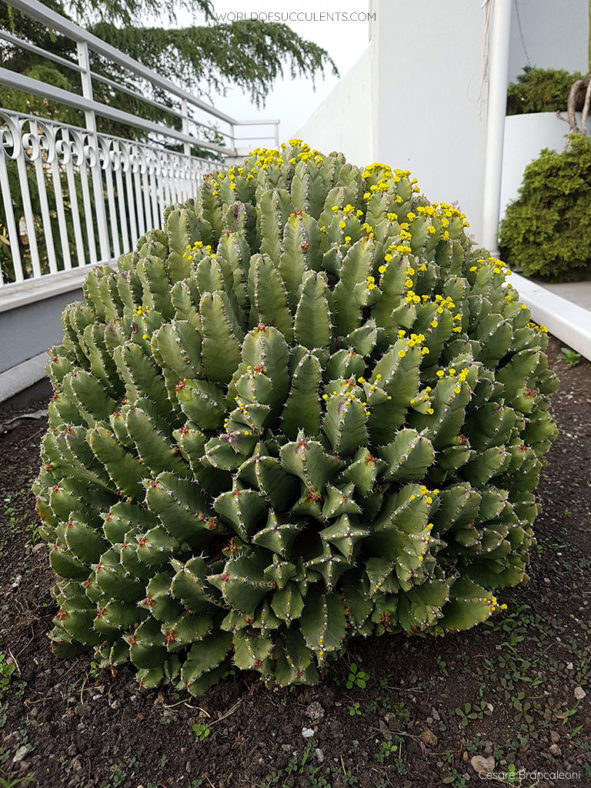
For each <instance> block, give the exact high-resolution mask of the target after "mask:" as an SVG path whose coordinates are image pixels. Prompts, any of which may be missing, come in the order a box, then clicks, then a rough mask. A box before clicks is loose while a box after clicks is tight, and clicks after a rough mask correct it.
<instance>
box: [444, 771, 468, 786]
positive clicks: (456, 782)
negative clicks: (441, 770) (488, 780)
mask: <svg viewBox="0 0 591 788" xmlns="http://www.w3.org/2000/svg"><path fill="white" fill-rule="evenodd" d="M441 782H442V783H443V784H444V785H453V786H454V788H466V780H465V779H464V776H463V775H462V774H460V772H459V771H458V770H457V769H453V770H452V773H451V774H449V775H448V776H447V777H444V778H443V780H442V781H441Z"/></svg>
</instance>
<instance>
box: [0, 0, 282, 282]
mask: <svg viewBox="0 0 591 788" xmlns="http://www.w3.org/2000/svg"><path fill="white" fill-rule="evenodd" d="M4 1H5V2H7V3H8V4H9V5H11V6H13V7H14V8H15V9H17V10H19V11H21V12H23V13H24V14H27V15H28V16H30V17H31V18H33V19H35V20H37V21H39V22H42V23H43V24H45V25H46V26H47V27H48V28H50V29H52V30H54V31H55V32H56V33H57V34H58V35H61V36H64V38H66V39H67V40H69V41H70V42H72V43H73V45H74V46H75V54H74V53H73V57H72V59H69V58H66V57H61V56H59V55H55V54H54V53H52V52H48V51H47V50H44V49H41V48H40V47H38V46H36V45H34V44H31V43H30V42H28V41H25V40H24V39H21V38H19V37H17V36H15V35H13V34H12V33H9V32H7V31H4V30H0V51H1V48H2V46H4V47H5V48H6V47H21V48H23V49H26V50H29V51H32V52H34V53H35V54H37V55H41V56H43V57H45V58H47V59H48V60H52V61H54V62H57V63H58V64H59V65H60V66H61V67H63V68H68V69H71V70H73V71H74V72H77V73H78V74H79V76H80V88H81V92H80V93H73V92H70V91H67V90H63V89H61V88H57V87H54V86H53V85H49V84H46V83H43V82H40V81H39V80H36V79H33V78H31V77H27V76H24V75H22V74H18V73H16V72H14V71H11V70H9V69H7V68H3V67H0V84H3V85H5V86H7V87H9V88H12V89H14V90H18V91H22V92H24V93H29V94H33V95H36V96H40V97H42V98H44V99H46V100H47V101H49V102H53V103H56V104H60V105H65V106H67V107H70V108H72V109H74V110H77V111H78V112H79V113H80V118H81V123H80V125H76V126H74V125H69V124H66V123H61V122H58V121H56V120H51V119H48V118H42V117H37V116H32V115H24V114H21V113H17V112H14V111H11V110H8V109H3V108H1V107H0V190H1V192H2V200H1V202H0V225H2V226H3V227H0V233H3V232H4V231H3V228H5V234H6V235H7V240H8V242H9V247H6V246H5V245H2V244H0V286H2V285H6V284H8V283H10V282H22V281H26V280H29V279H37V278H39V277H41V276H44V275H51V274H55V273H58V272H59V271H64V270H69V269H71V268H75V267H82V266H84V265H86V264H91V263H97V262H107V261H110V260H112V259H113V258H115V257H118V256H119V255H120V254H122V253H124V252H127V251H129V250H130V249H132V248H133V247H134V246H135V244H136V242H137V240H138V238H139V237H140V236H141V235H143V234H144V233H145V232H146V231H147V230H149V229H154V228H159V227H161V226H162V221H163V211H164V208H165V207H166V206H167V205H169V204H171V203H176V202H182V201H185V200H187V199H189V198H190V197H193V196H195V195H196V192H197V189H198V186H199V183H200V180H201V178H202V176H203V174H204V173H205V172H208V171H209V170H211V168H212V166H217V167H219V166H224V161H225V159H228V158H233V157H236V156H238V155H240V154H241V153H244V152H245V151H246V150H247V149H248V148H246V149H243V148H240V146H239V143H240V142H249V143H251V142H255V141H257V142H259V143H264V142H266V141H268V140H272V142H273V143H274V144H275V145H277V144H278V121H276V120H269V121H259V120H254V121H237V120H235V119H234V118H232V117H230V116H228V115H226V114H225V113H223V112H220V111H219V110H217V109H215V108H214V107H211V106H209V105H208V104H206V103H205V102H204V101H202V100H201V99H199V98H197V97H196V96H193V95H192V94H191V93H189V92H188V91H186V90H184V89H183V88H180V87H179V86H177V85H175V84H174V83H173V82H172V81H171V80H169V79H167V78H166V77H163V76H162V75H160V74H158V73H157V72H155V71H153V70H151V69H148V68H146V67H144V66H142V64H141V63H139V62H138V61H135V60H133V59H132V58H130V57H129V56H128V55H126V54H125V53H123V52H120V51H119V50H117V49H115V48H114V47H112V46H111V45H110V44H107V43H106V42H105V41H102V40H101V39H100V38H97V37H96V36H94V35H92V34H91V33H89V32H88V31H86V30H84V29H83V28H81V27H78V26H77V25H75V24H73V23H72V22H70V21H69V20H67V19H65V18H64V17H62V16H60V15H59V14H57V13H55V12H54V11H51V10H50V9H48V8H46V7H45V6H44V5H43V4H42V3H40V2H38V0H4ZM2 42H4V44H3V43H2ZM90 52H94V53H95V54H96V55H99V56H100V57H101V58H103V59H107V60H108V61H109V62H111V63H113V64H116V65H117V66H119V67H121V68H124V69H126V70H127V71H128V72H131V73H132V74H133V75H134V76H135V77H136V78H137V77H139V78H140V79H141V80H142V83H143V84H145V86H146V89H145V91H144V90H143V89H142V91H141V92H140V91H138V90H135V89H132V88H130V87H129V86H127V85H124V84H121V83H119V82H114V81H113V80H111V79H109V78H108V77H105V76H104V75H102V74H98V73H96V72H95V71H93V70H92V68H91V59H90ZM93 81H94V82H96V81H101V82H103V83H106V84H108V85H109V86H110V87H111V88H113V89H115V90H118V91H120V92H122V93H125V94H128V95H130V96H132V97H133V98H135V99H136V100H139V101H141V102H144V103H145V104H147V105H149V106H151V107H154V108H156V109H158V110H159V111H160V114H162V115H163V116H164V117H167V118H168V117H169V118H170V122H169V123H160V122H156V121H154V120H150V119H147V118H144V117H140V116H139V115H136V114H132V113H129V112H126V111H124V110H121V109H117V108H115V107H113V106H110V105H108V104H104V103H101V102H99V101H96V100H95V99H94V92H93ZM163 92H164V93H165V94H166V97H167V100H168V102H169V103H168V104H166V103H163V101H162V100H159V99H161V97H162V95H163ZM108 123H111V124H117V125H118V126H119V127H122V128H124V129H128V130H129V131H128V132H126V133H128V136H127V137H122V136H113V134H110V133H105V128H106V124H108ZM252 125H263V126H267V127H270V128H269V129H268V130H265V132H264V134H261V136H257V137H238V136H237V130H238V128H239V127H240V126H252ZM269 132H270V133H269ZM135 136H137V138H136V139H134V137H135ZM212 158H216V159H217V163H216V162H215V161H212ZM8 248H9V250H10V259H7V252H6V250H7V249H8ZM2 254H3V255H4V258H2V256H1V255H2Z"/></svg>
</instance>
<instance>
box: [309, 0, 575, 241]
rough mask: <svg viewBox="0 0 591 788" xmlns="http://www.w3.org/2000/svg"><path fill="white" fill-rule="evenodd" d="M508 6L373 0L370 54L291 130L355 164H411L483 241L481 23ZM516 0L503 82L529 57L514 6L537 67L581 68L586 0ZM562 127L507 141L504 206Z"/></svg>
mask: <svg viewBox="0 0 591 788" xmlns="http://www.w3.org/2000/svg"><path fill="white" fill-rule="evenodd" d="M505 1H506V0H488V2H487V3H484V4H483V3H482V2H480V0H445V2H434V0H413V2H408V0H404V1H403V0H370V9H371V10H372V11H375V12H376V14H377V18H376V20H375V21H373V22H371V23H370V25H369V33H370V45H369V49H368V50H367V52H366V53H365V54H364V55H363V57H362V58H361V60H360V61H359V62H358V63H357V64H356V66H355V67H354V68H353V69H352V70H351V71H350V72H349V73H348V74H346V75H345V77H344V78H343V79H342V80H341V82H340V83H339V85H338V86H337V88H336V89H335V90H333V92H332V93H331V94H330V96H329V97H328V99H327V100H326V101H325V102H324V103H323V104H322V105H321V106H320V107H318V109H317V110H316V111H315V113H314V114H313V115H312V116H311V118H309V119H308V121H307V122H306V123H305V124H304V126H303V127H302V128H301V129H300V132H299V134H298V136H300V137H302V138H303V139H305V140H306V141H307V142H309V144H311V145H313V146H314V147H316V148H318V149H319V150H323V151H326V152H329V151H331V150H335V149H336V150H342V151H343V152H344V153H345V154H346V155H347V158H348V159H350V160H351V161H352V162H354V163H355V164H366V163H368V162H371V161H373V160H376V161H383V162H385V163H387V164H390V165H391V166H392V167H400V168H404V169H409V170H411V171H412V173H413V174H414V176H415V177H417V178H418V180H419V184H420V186H421V188H422V189H423V191H424V192H425V194H426V195H427V197H428V198H429V199H430V200H439V201H445V202H456V201H457V203H458V204H459V207H460V208H461V210H463V211H464V212H465V213H466V215H467V218H468V221H469V222H470V224H471V228H470V232H471V234H472V236H473V237H474V239H475V240H476V241H477V242H481V233H482V208H483V191H484V166H485V158H486V120H487V99H488V75H487V65H488V37H489V22H490V16H491V14H492V10H493V7H494V4H495V3H497V2H505ZM512 2H513V9H512V14H513V16H512V25H511V39H510V52H509V79H514V78H515V76H516V75H517V73H519V72H520V71H521V69H522V66H523V65H524V64H525V63H526V62H527V58H526V56H525V51H524V45H523V42H522V40H521V34H520V31H519V24H518V19H517V10H516V9H518V10H519V19H520V21H521V28H522V30H523V39H524V41H525V48H526V49H527V53H528V56H529V58H530V60H531V62H532V63H533V64H535V65H537V66H541V67H545V68H565V69H569V70H575V69H579V70H582V71H586V70H587V45H588V42H587V37H588V32H589V20H588V0H512ZM512 121H513V119H512V118H509V119H508V124H510V123H512ZM526 123H527V121H524V124H526ZM556 124H558V125H556ZM508 128H509V127H508ZM566 131H567V127H566V124H561V123H560V121H556V123H551V122H549V123H548V125H547V126H546V127H544V128H541V129H537V130H536V131H535V132H533V131H531V134H532V138H531V140H530V141H529V142H527V140H526V139H521V137H519V138H517V137H516V138H512V137H510V136H509V137H507V136H506V140H507V143H506V144H507V154H506V156H507V159H508V160H507V161H506V162H505V168H504V170H505V173H506V174H505V183H504V184H503V196H502V206H503V207H504V206H505V205H506V202H507V200H508V199H511V198H512V197H514V196H515V194H516V190H517V188H518V187H519V183H520V182H521V176H522V173H523V169H524V167H525V164H527V162H528V161H529V160H531V158H534V157H535V156H536V155H537V154H538V152H539V150H540V149H541V148H542V147H545V146H556V147H560V145H561V144H562V141H561V140H562V135H563V134H564V133H565V132H566ZM507 133H508V134H510V133H511V132H509V131H508V132H507ZM528 133H530V132H528V131H525V134H526V136H527V134H528ZM547 134H548V135H549V136H547ZM529 143H531V144H529Z"/></svg>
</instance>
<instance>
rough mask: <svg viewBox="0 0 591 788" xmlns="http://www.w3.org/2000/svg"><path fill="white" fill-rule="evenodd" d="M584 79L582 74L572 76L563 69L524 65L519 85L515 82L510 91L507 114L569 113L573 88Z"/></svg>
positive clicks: (511, 84) (519, 76) (512, 83)
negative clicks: (568, 108)
mask: <svg viewBox="0 0 591 788" xmlns="http://www.w3.org/2000/svg"><path fill="white" fill-rule="evenodd" d="M582 76H583V75H582V74H580V73H579V72H578V71H577V72H573V73H572V74H571V73H570V72H569V71H564V70H562V69H561V70H557V69H552V68H533V67H532V66H524V69H523V72H522V73H521V74H519V75H518V77H517V82H511V83H510V84H509V86H508V88H507V115H523V114H524V113H526V112H566V105H567V101H568V94H569V91H570V89H571V86H572V84H573V82H575V81H576V80H577V79H582ZM579 109H580V107H579Z"/></svg>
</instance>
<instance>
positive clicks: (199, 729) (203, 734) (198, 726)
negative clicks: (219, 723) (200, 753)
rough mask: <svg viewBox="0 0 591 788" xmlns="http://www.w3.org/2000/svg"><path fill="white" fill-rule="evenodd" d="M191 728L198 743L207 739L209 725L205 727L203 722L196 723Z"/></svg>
mask: <svg viewBox="0 0 591 788" xmlns="http://www.w3.org/2000/svg"><path fill="white" fill-rule="evenodd" d="M192 728H193V732H194V733H195V736H197V739H198V741H204V739H207V737H208V736H209V734H210V733H211V731H210V730H209V725H206V724H205V723H204V722H196V723H195V724H194V725H193V726H192Z"/></svg>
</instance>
